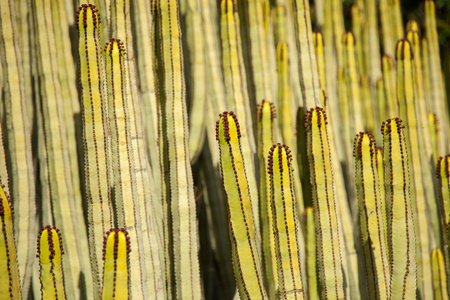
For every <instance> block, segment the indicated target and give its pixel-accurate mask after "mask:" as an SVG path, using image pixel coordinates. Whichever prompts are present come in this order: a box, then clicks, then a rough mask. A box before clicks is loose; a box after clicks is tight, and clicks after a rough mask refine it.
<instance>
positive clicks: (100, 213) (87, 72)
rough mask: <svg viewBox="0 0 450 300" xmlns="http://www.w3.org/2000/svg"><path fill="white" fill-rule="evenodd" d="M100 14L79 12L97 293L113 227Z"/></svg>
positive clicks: (86, 7) (91, 242)
mask: <svg viewBox="0 0 450 300" xmlns="http://www.w3.org/2000/svg"><path fill="white" fill-rule="evenodd" d="M100 24H101V19H100V14H99V12H98V10H97V9H96V7H95V6H94V5H91V4H89V5H86V4H85V5H82V6H81V7H80V8H79V10H78V12H77V27H78V32H79V55H80V79H81V94H82V101H81V105H82V116H83V144H84V165H85V176H86V178H85V184H86V199H87V202H88V221H89V245H90V248H89V250H90V255H91V267H92V273H93V282H94V295H96V297H98V295H99V294H100V292H101V288H100V286H101V283H100V282H101V281H100V280H101V278H102V276H101V274H102V272H101V267H100V266H99V265H98V264H99V263H100V262H101V261H102V251H103V244H102V243H103V236H104V234H105V232H106V231H107V230H108V229H109V228H111V227H113V226H112V225H113V212H112V207H111V198H110V181H111V179H110V178H109V176H110V175H109V174H111V173H110V171H111V167H110V162H109V161H108V158H107V157H108V155H109V154H108V151H109V150H108V147H109V137H108V132H109V129H108V127H107V124H108V121H107V118H108V111H107V98H106V97H107V95H106V90H105V85H104V80H105V69H104V61H103V56H102V45H101V38H100Z"/></svg>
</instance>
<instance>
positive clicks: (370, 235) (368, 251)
mask: <svg viewBox="0 0 450 300" xmlns="http://www.w3.org/2000/svg"><path fill="white" fill-rule="evenodd" d="M354 153H355V154H354V155H355V161H356V190H357V194H358V200H359V219H360V226H361V237H362V244H363V248H364V256H365V265H366V274H367V282H373V283H374V284H373V285H372V284H369V296H370V298H371V299H382V298H385V299H387V298H389V290H390V289H389V278H390V273H389V263H388V259H387V251H386V244H385V241H386V238H385V230H384V229H385V227H384V218H383V215H384V213H385V211H384V206H383V205H382V201H381V197H380V192H379V185H378V174H377V151H376V145H375V139H374V137H373V136H372V135H371V134H369V133H359V134H358V135H356V138H355V150H354Z"/></svg>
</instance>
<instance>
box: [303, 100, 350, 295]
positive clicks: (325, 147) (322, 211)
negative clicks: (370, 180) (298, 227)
mask: <svg viewBox="0 0 450 300" xmlns="http://www.w3.org/2000/svg"><path fill="white" fill-rule="evenodd" d="M326 124H327V120H326V115H325V112H324V110H323V109H322V108H315V109H311V110H309V111H308V112H307V113H306V114H305V127H306V131H307V143H308V147H307V151H308V161H309V170H310V183H311V188H312V195H313V204H314V220H315V224H316V228H320V230H317V231H316V240H317V265H318V266H317V269H318V275H319V282H320V286H321V297H323V298H327V299H343V298H344V274H343V264H342V254H341V241H340V230H339V222H338V211H337V209H336V202H335V195H334V190H333V185H334V178H333V170H332V163H331V155H330V147H329V143H328V134H327V129H326Z"/></svg>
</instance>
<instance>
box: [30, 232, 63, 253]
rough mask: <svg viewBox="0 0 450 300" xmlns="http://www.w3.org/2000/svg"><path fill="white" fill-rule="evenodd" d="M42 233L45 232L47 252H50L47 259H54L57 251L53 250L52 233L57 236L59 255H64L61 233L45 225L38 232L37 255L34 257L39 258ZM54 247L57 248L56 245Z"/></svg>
mask: <svg viewBox="0 0 450 300" xmlns="http://www.w3.org/2000/svg"><path fill="white" fill-rule="evenodd" d="M44 231H47V242H48V246H49V248H48V251H49V252H50V254H49V259H53V258H54V257H55V255H56V249H57V248H56V249H55V245H54V243H53V232H55V233H56V234H57V235H58V240H59V250H60V251H61V255H62V254H64V248H63V244H62V237H61V232H60V231H59V229H58V228H56V227H55V226H50V225H47V226H45V227H44V228H42V229H41V230H40V231H39V234H38V238H37V255H36V257H37V258H39V255H40V253H41V247H40V245H41V236H42V234H43V233H44ZM56 246H58V245H56Z"/></svg>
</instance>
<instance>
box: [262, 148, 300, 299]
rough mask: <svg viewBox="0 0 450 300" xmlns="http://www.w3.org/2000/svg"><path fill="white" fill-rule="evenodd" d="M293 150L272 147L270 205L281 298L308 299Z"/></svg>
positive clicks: (270, 159) (269, 171)
mask: <svg viewBox="0 0 450 300" xmlns="http://www.w3.org/2000/svg"><path fill="white" fill-rule="evenodd" d="M291 159H292V158H291V153H290V150H289V147H287V146H285V145H283V146H282V145H281V144H277V145H274V146H272V148H270V152H269V161H268V173H269V181H270V204H271V210H272V214H273V219H272V220H273V221H272V226H273V232H274V237H275V252H276V257H277V269H278V284H279V288H278V298H280V299H304V298H305V291H304V289H303V282H302V271H301V265H302V263H301V259H300V250H301V249H300V243H299V240H298V233H299V231H300V223H299V221H298V218H297V214H296V204H295V196H294V192H293V182H292V164H291Z"/></svg>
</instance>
